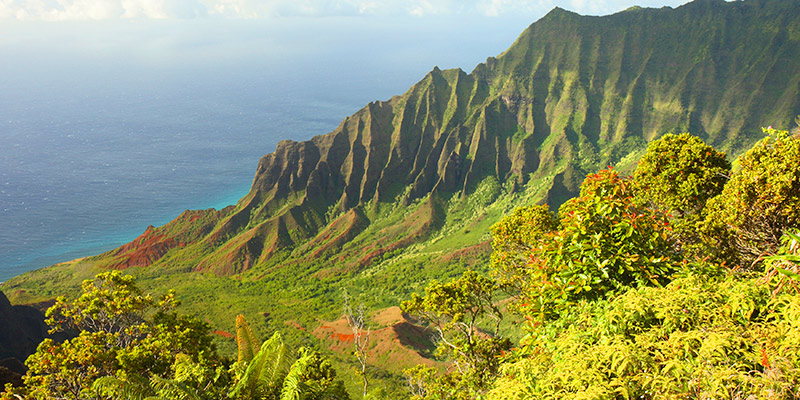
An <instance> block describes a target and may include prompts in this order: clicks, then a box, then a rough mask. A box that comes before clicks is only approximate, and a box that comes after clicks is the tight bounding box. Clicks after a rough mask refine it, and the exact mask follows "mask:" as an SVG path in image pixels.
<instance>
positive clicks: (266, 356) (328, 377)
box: [229, 315, 349, 400]
mask: <svg viewBox="0 0 800 400" xmlns="http://www.w3.org/2000/svg"><path fill="white" fill-rule="evenodd" d="M236 325H237V343H238V345H239V346H240V347H239V354H240V355H244V358H243V359H240V360H239V362H237V364H236V365H234V366H233V370H234V371H235V378H234V381H235V382H234V385H233V387H232V388H231V391H230V393H229V396H230V397H231V398H235V399H242V400H259V399H263V400H270V399H275V400H295V399H309V400H322V399H349V396H348V395H347V392H346V391H345V389H344V384H343V383H342V381H341V380H338V379H337V378H336V371H335V370H334V369H333V366H332V365H331V363H330V362H329V361H328V360H326V359H325V358H323V357H322V356H321V355H320V353H319V352H316V351H313V350H310V349H307V348H301V349H300V350H299V358H298V359H297V360H294V361H292V357H291V355H290V353H291V352H290V350H289V348H288V346H287V345H286V344H284V342H283V338H282V336H281V335H280V334H279V333H277V332H276V333H275V334H273V335H272V337H271V338H270V339H269V340H267V341H266V342H264V343H263V344H262V345H261V348H260V350H258V351H257V352H256V353H255V354H252V353H250V352H248V350H247V349H249V348H252V346H253V344H254V343H257V342H255V336H254V335H253V331H252V329H251V328H250V326H249V324H248V323H247V321H246V320H245V319H244V317H243V316H242V315H239V316H238V317H237V319H236ZM250 354H252V355H250Z"/></svg>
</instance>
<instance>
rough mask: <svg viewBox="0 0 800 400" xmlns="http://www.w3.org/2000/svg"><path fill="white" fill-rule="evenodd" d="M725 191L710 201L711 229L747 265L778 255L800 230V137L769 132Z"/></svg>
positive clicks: (742, 159) (744, 158)
mask: <svg viewBox="0 0 800 400" xmlns="http://www.w3.org/2000/svg"><path fill="white" fill-rule="evenodd" d="M764 133H765V134H767V137H765V138H764V139H763V140H761V141H760V142H758V143H757V144H756V145H755V146H754V147H753V148H752V149H750V150H749V151H748V152H747V153H746V154H745V155H744V156H742V157H740V158H739V162H738V164H739V165H738V168H737V169H736V170H735V171H734V173H733V175H732V176H731V180H730V182H728V183H727V184H726V185H725V188H724V189H723V191H722V193H721V194H720V195H719V196H717V197H715V198H713V199H711V200H710V201H709V209H710V210H711V211H710V212H709V215H708V217H707V218H706V228H705V229H706V230H707V231H708V232H710V236H711V237H712V238H714V239H715V240H716V243H717V244H718V245H719V246H727V247H732V250H730V251H735V252H736V253H737V254H738V255H739V259H740V260H741V262H742V263H743V266H744V267H750V266H752V265H753V264H754V263H755V262H756V261H757V260H758V259H759V257H761V256H762V255H765V254H774V253H775V252H776V251H777V250H778V247H779V246H780V238H781V236H783V233H784V231H786V230H788V229H796V228H800V162H798V160H800V136H799V135H790V134H789V133H788V132H787V131H779V130H775V129H772V128H765V129H764Z"/></svg>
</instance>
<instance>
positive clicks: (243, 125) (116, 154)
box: [0, 20, 526, 282]
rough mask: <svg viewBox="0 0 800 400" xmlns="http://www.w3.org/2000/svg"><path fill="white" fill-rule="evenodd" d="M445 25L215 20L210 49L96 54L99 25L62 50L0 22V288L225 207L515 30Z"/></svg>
mask: <svg viewBox="0 0 800 400" xmlns="http://www.w3.org/2000/svg"><path fill="white" fill-rule="evenodd" d="M445 22H446V23H441V24H438V25H430V26H418V27H416V28H415V30H414V31H413V33H409V32H403V29H404V25H403V24H402V23H400V22H396V21H393V22H390V23H386V24H381V23H374V22H372V23H370V24H367V25H365V26H363V27H360V28H359V27H357V26H355V24H353V21H346V20H345V21H338V22H337V21H326V22H325V25H324V26H321V25H320V22H318V21H306V22H302V21H300V22H298V23H296V24H294V25H291V26H284V27H277V28H273V30H272V31H269V30H266V28H263V27H261V26H258V25H252V26H247V25H244V26H242V25H241V24H240V25H236V27H235V29H234V27H228V26H225V25H219V26H215V29H216V30H214V31H213V32H212V33H213V40H212V39H210V37H211V36H209V35H210V34H209V33H208V29H206V28H207V27H206V26H188V27H186V29H188V30H189V32H191V29H195V30H196V31H197V32H200V31H202V32H203V34H204V35H206V36H204V37H205V39H203V40H195V39H194V37H195V36H191V35H190V34H189V33H185V32H186V31H181V32H182V33H181V34H180V35H178V34H175V33H172V32H171V31H170V30H169V29H167V28H165V27H162V26H159V25H154V27H151V28H152V29H148V30H143V29H142V28H137V29H134V30H132V32H133V33H131V35H132V36H133V39H129V42H126V43H122V44H113V45H112V44H107V46H106V47H103V46H102V44H103V43H100V44H98V43H96V42H95V41H94V40H95V39H91V40H90V39H89V38H95V37H97V36H98V35H99V34H100V33H103V32H106V31H107V30H109V29H112V28H109V27H108V26H98V27H92V28H91V29H88V30H86V29H84V31H80V32H79V33H75V34H74V35H76V38H75V39H74V40H73V41H74V42H76V43H77V44H73V45H71V46H67V47H66V48H64V47H63V46H55V45H51V44H48V42H46V41H43V39H41V37H40V36H41V35H44V33H42V32H41V30H37V29H36V27H31V26H27V25H21V26H17V27H12V28H14V29H11V28H9V27H8V26H5V25H4V26H2V27H0V38H2V39H0V76H3V77H4V79H2V80H0V282H2V281H3V280H6V279H8V278H10V277H12V276H15V275H17V274H20V273H22V272H24V271H27V270H31V269H35V268H39V267H43V266H47V265H51V264H54V263H57V262H62V261H67V260H70V259H73V258H77V257H82V256H87V255H92V254H97V253H99V252H101V251H104V250H108V249H111V248H114V247H116V246H118V245H120V244H122V243H125V242H128V241H130V240H132V239H133V238H135V237H136V236H138V235H139V234H141V232H143V231H144V229H145V228H146V227H147V226H148V225H156V226H158V225H162V224H164V223H166V222H168V221H169V220H171V219H172V218H174V217H176V216H177V215H179V214H180V213H181V212H182V211H183V210H185V209H198V208H210V207H214V208H220V207H224V206H226V205H229V204H233V203H235V202H236V200H238V199H239V198H240V197H241V196H242V195H244V194H245V193H246V192H247V190H248V189H249V185H250V183H251V181H252V178H253V173H254V171H255V168H256V164H257V162H258V159H259V157H260V156H262V155H264V154H266V153H269V152H271V151H272V150H273V149H274V148H275V144H276V143H277V142H278V141H280V140H282V139H294V140H305V139H308V138H310V137H311V136H313V135H317V134H324V133H326V132H329V131H330V130H332V129H333V128H335V127H336V126H337V125H338V123H339V122H340V121H341V120H342V119H343V118H344V117H345V116H347V115H349V114H352V113H353V112H355V111H356V110H358V109H359V108H361V107H362V106H363V105H365V104H366V103H368V102H369V101H372V100H385V99H387V98H389V97H390V96H391V95H394V94H400V93H402V92H404V91H405V90H407V89H408V88H409V87H410V86H411V85H412V84H413V83H415V82H416V81H418V80H419V79H421V78H422V77H423V76H424V75H425V73H427V71H429V70H430V69H432V67H433V65H434V64H438V65H439V66H440V67H442V68H447V67H462V68H463V69H465V70H467V71H469V70H471V69H472V68H473V67H474V66H475V65H476V64H477V63H478V62H480V61H482V60H484V59H485V57H486V56H487V55H493V54H497V53H499V52H500V51H502V50H503V49H505V48H506V47H507V46H508V45H509V44H510V43H511V42H512V41H513V39H514V38H515V37H516V35H517V34H518V33H519V32H520V31H521V30H522V29H523V28H524V27H525V25H526V24H523V23H520V24H518V26H507V25H506V26H503V27H499V28H500V29H497V28H498V27H495V26H494V25H493V24H492V21H483V22H482V25H481V24H469V23H467V22H465V21H449V22H448V21H445ZM304 24H306V25H304ZM447 24H450V25H447ZM448 26H449V28H448ZM189 28H191V29H189ZM47 29H50V30H53V31H54V32H45V33H47V34H51V35H56V36H57V35H62V36H64V35H66V33H65V32H67V33H70V34H72V32H73V29H74V28H73V27H71V26H69V25H55V27H54V26H53V25H47ZM59 29H60V30H62V31H64V32H60V31H59ZM81 29H83V28H81ZM113 29H117V31H115V32H117V33H118V35H117V36H124V35H122V34H121V33H119V29H122V28H118V27H113ZM237 29H238V31H236V30H237ZM314 29H317V30H325V33H324V34H318V35H314V34H313V33H314V32H315V31H314ZM381 29H383V30H387V32H389V31H390V30H391V32H392V33H391V34H389V33H386V34H384V35H383V36H381V37H380V40H376V39H375V37H373V34H374V33H375V32H377V31H378V30H381ZM162 31H163V32H162ZM122 32H123V33H126V32H128V31H122ZM231 32H233V33H231ZM265 32H266V33H265ZM309 32H311V33H309ZM128 33H130V32H128ZM197 34H198V35H200V33H197ZM37 35H39V36H37ZM136 35H139V36H136ZM181 35H183V36H181ZM225 35H227V36H225ZM200 36H202V35H200ZM139 37H141V39H139ZM186 37H189V38H190V39H186ZM9 38H10V39H9ZM220 38H223V39H225V40H222V39H220ZM242 38H247V40H245V39H242ZM168 39H169V40H168ZM170 40H171V41H170ZM181 40H182V41H181ZM140 42H141V43H140ZM164 43H167V44H164ZM175 43H178V44H175ZM276 43H277V44H276ZM125 46H127V47H125ZM87 49H88V50H87Z"/></svg>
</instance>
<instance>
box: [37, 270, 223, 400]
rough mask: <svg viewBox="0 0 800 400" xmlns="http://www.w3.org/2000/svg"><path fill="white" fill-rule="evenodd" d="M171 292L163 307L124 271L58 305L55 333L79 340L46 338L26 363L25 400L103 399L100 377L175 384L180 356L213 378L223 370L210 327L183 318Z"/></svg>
mask: <svg viewBox="0 0 800 400" xmlns="http://www.w3.org/2000/svg"><path fill="white" fill-rule="evenodd" d="M176 305H177V302H176V301H175V298H174V295H173V293H168V294H167V295H165V296H163V297H162V298H161V299H159V300H158V301H156V300H153V298H152V297H151V296H150V295H145V294H143V293H142V291H141V289H139V288H138V287H137V286H136V285H135V282H134V278H133V277H131V276H128V275H123V274H122V273H121V272H119V271H110V272H104V273H101V274H98V275H97V276H96V277H95V278H94V279H89V280H86V281H84V282H83V284H82V294H81V295H80V296H79V297H78V298H77V299H75V300H73V301H71V302H70V301H67V300H66V299H65V298H63V297H62V298H59V299H57V301H56V303H55V304H54V305H53V306H52V307H51V308H50V309H48V310H47V314H46V315H47V317H48V320H47V322H48V324H50V325H51V326H53V330H67V331H71V332H73V333H75V335H76V336H75V337H73V338H72V339H69V340H66V341H64V342H62V343H56V342H54V341H53V340H50V339H46V340H45V341H43V342H42V343H41V344H40V345H39V347H38V348H37V351H36V353H34V354H33V355H31V356H30V357H29V358H28V360H27V361H26V365H27V366H28V368H29V370H28V373H27V374H26V375H25V377H24V381H25V385H26V386H27V389H25V391H24V392H25V395H26V396H28V397H31V398H37V399H38V398H63V399H96V398H104V397H103V396H102V394H101V393H99V392H98V391H96V390H95V389H94V388H93V386H92V384H93V383H94V382H95V381H96V380H97V379H99V378H102V377H116V378H119V379H121V380H136V379H144V380H150V379H151V378H153V379H169V378H171V377H172V376H174V373H175V366H176V362H175V361H176V359H177V358H178V355H182V357H186V358H187V359H188V360H191V362H193V363H196V364H198V365H201V366H202V367H203V368H206V369H208V370H211V371H214V370H216V369H218V368H219V367H220V365H221V364H222V360H221V358H220V357H219V356H218V355H217V353H216V349H215V347H214V344H213V343H212V339H211V336H210V334H209V332H210V328H209V326H208V324H206V323H205V322H202V321H200V320H198V319H196V318H194V317H192V316H185V315H178V314H176V313H175V312H174V311H173V309H174V307H175V306H176Z"/></svg>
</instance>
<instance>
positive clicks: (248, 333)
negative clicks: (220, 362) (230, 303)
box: [236, 314, 260, 363]
mask: <svg viewBox="0 0 800 400" xmlns="http://www.w3.org/2000/svg"><path fill="white" fill-rule="evenodd" d="M236 345H237V346H238V348H239V361H243V362H247V363H249V362H250V361H251V360H252V359H253V357H254V356H255V352H256V349H257V348H259V347H260V344H259V343H258V339H256V335H255V334H253V329H252V328H250V324H248V323H247V321H246V320H245V319H244V315H242V314H239V315H237V316H236Z"/></svg>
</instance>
